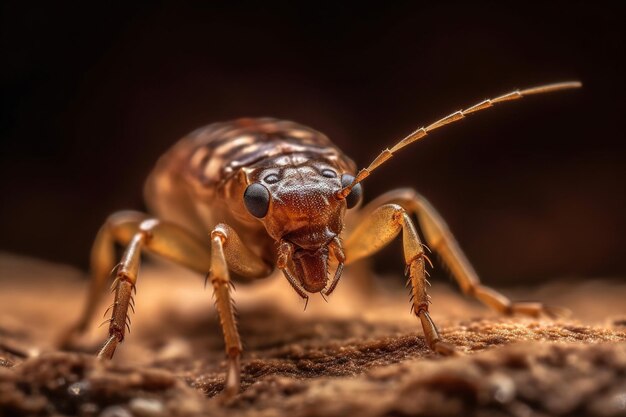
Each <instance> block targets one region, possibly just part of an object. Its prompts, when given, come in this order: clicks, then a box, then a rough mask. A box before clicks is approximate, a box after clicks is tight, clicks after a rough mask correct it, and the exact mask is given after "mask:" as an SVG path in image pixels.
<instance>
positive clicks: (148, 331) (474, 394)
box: [0, 255, 626, 417]
mask: <svg viewBox="0 0 626 417" xmlns="http://www.w3.org/2000/svg"><path fill="white" fill-rule="evenodd" d="M83 278H84V277H83V274H82V273H81V272H79V271H77V270H75V269H72V268H70V267H67V266H60V265H54V264H48V263H44V262H40V261H35V260H33V259H28V258H19V257H15V256H9V255H3V256H0V416H2V417H4V416H13V415H28V416H40V415H41V416H44V415H80V416H106V417H113V416H118V417H119V416H200V415H213V416H226V415H228V416H283V415H288V416H290V417H297V416H318V415H319V416H346V415H358V416H413V415H416V416H422V415H424V416H431V415H435V416H457V415H467V416H473V415H476V416H508V415H512V416H551V415H557V416H570V415H571V416H578V415H598V416H625V415H626V301H624V300H626V284H623V283H618V282H616V281H612V282H608V281H569V282H565V281H562V282H559V283H554V284H549V285H546V286H544V287H542V288H536V289H532V290H526V291H506V292H507V294H509V295H511V296H512V297H513V298H515V299H524V300H528V299H536V300H540V301H545V302H547V303H549V304H553V305H558V306H563V307H567V308H569V309H571V310H572V315H571V316H570V317H568V318H559V319H556V320H552V319H549V318H542V319H530V318H522V317H501V316H498V315H497V314H495V313H493V312H491V311H489V310H487V309H486V308H484V307H482V306H481V305H479V304H478V303H476V302H475V301H472V300H468V299H467V298H464V297H462V296H461V295H459V294H458V291H457V290H456V288H454V287H453V286H449V285H435V286H434V287H433V289H432V291H431V295H432V298H433V307H432V312H433V318H434V320H435V322H436V323H437V324H438V326H439V328H440V330H441V333H442V335H443V336H444V338H445V339H446V340H447V341H449V342H451V343H453V344H455V345H456V346H457V348H458V350H459V354H458V355H456V356H453V357H445V358H444V357H441V356H438V355H436V354H433V353H431V352H430V351H429V350H428V349H427V348H426V346H425V345H424V340H423V337H422V332H421V328H420V326H419V323H418V320H416V319H415V317H413V316H411V315H410V314H409V303H408V297H407V295H406V292H405V291H404V290H403V289H402V285H401V284H402V281H403V279H401V277H399V276H398V277H396V276H390V277H382V278H381V277H379V278H378V279H375V280H372V279H370V278H369V277H368V275H367V273H366V272H365V269H364V267H358V266H356V267H355V268H352V269H351V270H349V271H347V272H346V276H345V278H344V280H343V281H342V282H341V283H340V285H339V287H338V288H337V290H336V292H335V294H333V295H332V296H331V297H330V300H329V302H328V304H327V303H325V302H324V301H323V300H322V299H321V297H314V298H313V299H312V300H311V302H310V303H309V306H308V308H307V310H306V311H303V307H304V304H303V302H302V300H300V299H299V298H298V296H297V295H296V294H295V293H294V292H293V291H292V290H291V289H290V288H289V286H288V285H287V283H286V282H285V281H284V279H281V277H280V276H275V277H272V278H270V279H268V280H266V281H264V282H259V283H255V284H252V285H238V286H237V289H236V292H235V298H236V301H237V306H238V309H239V313H240V330H241V334H242V338H243V340H244V345H245V353H244V357H243V360H242V367H243V375H242V392H241V393H240V394H239V395H238V396H237V397H235V398H233V399H232V400H229V401H227V402H225V401H223V400H222V399H221V397H220V395H219V393H220V391H221V388H222V385H223V382H224V374H223V370H224V364H225V361H224V353H223V342H222V338H221V331H220V329H219V325H218V322H217V319H216V315H215V311H214V310H213V307H212V301H211V290H210V289H207V290H203V286H202V277H198V276H197V275H195V274H193V273H189V272H187V271H184V270H182V269H178V268H176V267H174V266H171V265H157V264H154V263H152V264H148V265H146V266H145V267H143V268H142V271H141V273H140V277H139V283H138V295H137V298H136V305H137V314H135V315H134V316H133V317H132V318H133V325H132V332H131V333H130V335H128V336H127V339H126V341H125V342H124V343H123V344H122V345H121V346H120V348H119V349H118V352H117V353H116V356H115V358H114V360H113V361H111V362H109V363H100V362H97V361H96V360H95V359H94V355H93V352H95V351H96V350H97V349H98V346H99V344H101V343H102V342H103V340H104V338H105V336H106V333H107V330H106V328H104V327H102V328H99V329H98V328H97V324H98V323H94V326H93V330H92V331H91V332H90V333H89V334H88V335H85V337H83V338H82V340H81V341H80V342H79V345H78V346H77V352H60V351H58V350H57V349H55V348H54V340H55V338H56V337H57V335H58V334H59V333H60V331H62V330H63V329H64V328H66V327H67V326H68V325H69V324H70V323H71V322H72V321H73V320H75V318H76V316H77V314H79V312H80V310H81V308H82V303H83V296H84V293H85V289H86V281H85V280H84V279H83ZM107 301H108V300H107ZM100 310H101V311H102V312H104V310H105V305H104V303H103V307H102V308H101V309H100Z"/></svg>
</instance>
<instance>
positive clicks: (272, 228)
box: [63, 82, 580, 396]
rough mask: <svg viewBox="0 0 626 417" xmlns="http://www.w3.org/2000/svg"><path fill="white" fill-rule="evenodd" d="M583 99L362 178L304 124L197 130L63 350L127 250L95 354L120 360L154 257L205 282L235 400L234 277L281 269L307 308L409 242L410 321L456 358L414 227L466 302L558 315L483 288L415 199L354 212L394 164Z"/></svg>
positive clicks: (94, 256)
mask: <svg viewBox="0 0 626 417" xmlns="http://www.w3.org/2000/svg"><path fill="white" fill-rule="evenodd" d="M576 87H580V83H579V82H563V83H557V84H550V85H545V86H541V87H535V88H530V89H526V90H517V91H514V92H511V93H508V94H504V95H502V96H500V97H497V98H495V99H490V100H484V101H482V102H480V103H478V104H476V105H474V106H471V107H469V108H467V109H465V110H460V111H457V112H455V113H452V114H451V115H449V116H446V117H444V118H442V119H440V120H438V121H436V122H435V123H433V124H431V125H429V126H427V127H423V128H420V129H418V130H416V131H415V132H413V133H411V134H410V135H408V136H407V137H406V138H404V139H402V140H401V141H400V142H398V143H397V144H396V145H394V146H393V147H392V148H390V149H386V150H384V151H383V152H382V153H381V154H380V155H379V156H378V157H377V158H376V159H375V160H374V161H373V162H372V163H371V164H370V165H369V166H368V167H367V168H365V169H362V170H361V171H359V172H358V173H357V171H356V166H355V164H354V162H353V161H352V160H351V159H349V158H348V157H346V156H345V155H344V154H343V153H342V152H341V151H340V150H339V149H337V147H336V146H335V145H333V143H332V142H331V141H330V140H329V139H328V138H327V137H326V136H325V135H323V134H322V133H320V132H317V131H315V130H313V129H310V128H308V127H305V126H302V125H299V124H297V123H293V122H289V121H282V120H276V119H269V118H259V119H239V120H235V121H232V122H226V123H216V124H212V125H210V126H208V127H205V128H202V129H199V130H196V131H195V132H193V133H191V134H190V135H188V136H187V137H185V138H183V139H182V140H180V141H179V142H178V143H176V144H175V145H174V146H173V147H172V148H171V149H170V150H169V151H168V152H167V153H166V154H165V155H164V156H163V157H161V159H160V160H159V161H158V163H157V165H156V167H155V169H154V171H153V172H152V174H151V175H150V177H149V178H148V180H147V183H146V187H145V196H146V201H147V204H148V206H149V208H150V211H151V212H152V214H151V215H148V214H144V213H139V212H130V211H124V212H118V213H115V214H113V215H111V216H110V217H109V218H108V219H107V221H106V222H105V224H104V225H103V226H102V228H101V229H100V231H99V232H98V234H97V236H96V240H95V242H94V245H93V249H92V253H91V269H92V274H93V279H92V281H91V286H90V291H89V296H88V300H87V303H86V306H85V310H84V312H83V313H82V315H81V317H80V320H79V321H78V323H77V324H76V325H75V326H73V327H72V328H71V330H70V331H69V332H68V333H67V334H66V335H65V337H64V338H63V340H64V344H65V345H66V346H67V345H69V344H71V341H72V340H73V339H74V337H76V336H78V335H79V334H81V333H83V332H84V331H85V330H86V328H87V326H88V324H89V323H90V322H91V319H92V317H93V315H94V312H95V309H96V307H97V306H98V302H99V300H100V299H101V297H102V295H103V293H104V289H105V287H106V284H107V281H108V278H109V276H110V271H111V269H112V268H113V266H114V265H115V264H116V259H115V255H114V253H115V252H114V245H115V244H116V243H117V244H120V245H124V246H125V247H126V250H125V252H124V255H123V257H122V260H121V262H120V263H119V264H117V268H115V281H114V283H113V286H114V289H115V302H114V303H113V304H112V306H111V318H110V320H109V336H108V339H107V340H106V342H105V344H104V346H103V347H102V349H101V350H100V352H99V354H98V357H99V358H103V359H110V358H112V356H113V353H114V352H115V349H116V347H117V345H118V344H119V343H121V342H122V341H123V339H124V335H125V332H126V329H129V322H128V309H129V308H131V309H132V310H133V311H134V303H133V297H132V294H133V291H134V290H135V288H136V283H137V272H138V269H139V263H140V254H141V252H142V251H144V250H146V251H149V252H152V253H154V254H157V255H160V256H163V257H165V258H169V259H171V260H173V261H175V262H177V263H180V264H182V265H184V266H186V267H188V268H191V269H193V270H196V271H198V272H201V273H204V274H208V279H209V280H210V282H211V284H212V286H213V289H214V292H215V299H216V307H217V312H218V314H219V317H220V323H221V326H222V329H223V332H224V340H225V345H226V354H227V359H228V370H227V373H226V381H225V388H224V392H225V395H227V396H231V395H234V394H236V393H237V392H238V391H239V388H240V364H239V358H240V355H241V352H242V345H241V341H240V338H239V333H238V331H237V323H236V321H235V315H234V311H233V304H232V302H231V296H232V295H231V288H232V286H231V273H233V274H234V275H233V277H234V278H237V279H246V280H253V279H258V278H263V277H267V276H268V275H270V274H271V273H272V271H273V270H274V269H275V268H278V269H280V270H281V271H282V272H283V274H284V276H285V278H286V279H287V281H288V282H289V284H290V285H291V286H292V287H293V289H294V290H295V292H296V293H298V295H299V296H300V297H302V298H304V299H306V300H308V295H307V294H309V293H318V292H319V293H322V295H323V296H326V295H329V294H330V293H332V292H333V290H334V289H335V287H336V286H337V284H338V282H339V280H340V278H341V274H342V271H343V267H344V264H345V265H348V264H350V263H352V262H355V261H357V260H359V259H361V258H364V257H366V256H369V255H372V254H374V253H376V252H377V251H378V250H380V249H381V248H382V247H384V246H385V245H387V244H388V243H389V242H391V241H392V240H393V239H394V238H395V237H396V236H397V235H398V234H399V233H400V232H402V243H403V250H404V260H405V263H406V265H405V266H406V271H407V273H408V275H409V283H410V286H411V303H412V310H413V312H414V313H415V315H416V316H417V317H419V319H420V321H421V324H422V327H423V330H424V335H425V339H426V343H427V344H428V346H429V347H430V348H431V349H433V350H434V351H437V352H439V353H442V354H450V353H453V352H454V348H453V347H452V346H450V345H449V344H447V343H445V342H444V341H442V340H441V337H440V336H439V333H438V332H437V328H436V327H435V324H434V323H433V321H432V320H431V318H430V316H429V313H428V308H429V303H430V301H429V296H428V295H427V293H426V288H427V285H428V281H427V280H426V275H425V271H424V267H425V259H427V258H426V255H425V253H424V248H423V245H422V243H421V240H420V238H419V236H418V234H417V232H416V230H415V226H414V223H413V222H414V220H413V216H415V217H416V218H417V220H418V221H419V223H420V226H421V228H422V230H423V233H424V235H425V238H426V242H427V243H428V245H429V247H430V248H432V250H434V251H436V252H437V253H439V254H440V255H441V258H442V260H443V262H444V263H445V264H446V265H447V266H448V267H449V268H450V270H451V272H452V275H453V276H454V277H455V279H456V280H457V281H458V283H459V285H460V287H461V289H462V290H463V292H464V293H466V294H468V295H470V296H473V297H476V298H477V299H479V300H480V301H482V302H483V303H485V304H486V305H488V306H490V307H492V308H495V309H496V310H498V311H500V312H502V313H507V314H511V313H522V314H529V315H534V316H535V315H539V314H542V313H548V314H549V313H550V312H551V311H550V309H548V308H546V307H545V306H544V305H542V304H540V303H514V302H511V301H510V300H509V299H507V298H506V297H504V296H503V295H502V294H500V293H498V292H497V291H495V290H493V289H491V288H488V287H486V286H483V285H482V284H481V283H480V281H479V279H478V276H477V274H476V272H474V269H473V268H472V266H471V265H470V263H469V262H468V260H467V259H466V257H465V255H464V254H463V252H462V251H461V249H460V248H459V246H458V245H457V243H456V241H455V239H454V237H453V236H452V234H451V233H450V231H449V230H448V227H447V226H446V224H445V223H444V221H443V220H442V218H441V217H440V216H439V214H438V213H437V212H436V211H435V210H434V209H433V208H432V206H431V205H430V204H429V203H428V202H427V201H426V200H425V199H424V198H423V197H422V196H420V195H419V194H417V193H416V192H415V191H413V190H410V189H399V190H395V191H390V192H388V193H386V194H384V195H382V196H380V197H378V198H376V199H374V200H373V201H372V202H370V203H369V204H368V205H366V206H365V207H364V208H363V209H362V210H357V208H358V206H359V205H360V202H361V184H360V182H361V181H363V180H364V179H365V178H366V177H367V176H368V175H370V173H371V172H372V171H373V170H375V169H376V168H377V167H378V166H380V165H381V164H383V163H384V162H385V161H387V160H388V159H389V158H391V157H392V156H393V154H394V153H395V152H397V151H399V150H400V149H402V148H403V147H405V146H407V145H408V144H410V143H412V142H414V141H416V140H418V139H421V138H422V137H424V136H426V135H427V134H428V133H430V132H431V131H433V130H435V129H438V128H440V127H442V126H444V125H446V124H449V123H452V122H455V121H458V120H460V119H462V118H463V117H465V116H466V115H468V114H471V113H474V112H477V111H479V110H483V109H486V108H488V107H491V106H492V105H494V104H497V103H500V102H504V101H509V100H514V99H518V98H521V97H523V96H527V95H531V94H538V93H546V92H551V91H556V90H563V89H570V88H576ZM348 213H349V214H350V215H351V216H355V224H356V226H355V227H354V229H353V230H345V229H344V220H345V217H346V215H347V214H348ZM207 237H208V238H207Z"/></svg>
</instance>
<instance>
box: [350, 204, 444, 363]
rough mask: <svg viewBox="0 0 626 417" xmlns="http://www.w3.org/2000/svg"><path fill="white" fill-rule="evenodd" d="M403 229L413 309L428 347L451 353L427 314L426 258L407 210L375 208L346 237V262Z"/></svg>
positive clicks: (392, 206)
mask: <svg viewBox="0 0 626 417" xmlns="http://www.w3.org/2000/svg"><path fill="white" fill-rule="evenodd" d="M400 230H402V245H403V250H404V261H405V263H406V268H407V271H408V273H409V280H410V282H411V302H412V303H413V305H412V310H413V312H414V313H415V315H416V316H417V317H419V319H420V321H421V323H422V328H423V329H424V336H425V338H426V342H427V344H428V346H429V347H430V348H431V349H432V350H434V351H436V352H439V353H441V354H446V355H448V354H452V353H453V352H454V348H453V347H452V346H451V345H449V344H447V343H445V342H443V341H442V340H441V337H440V336H439V332H438V331H437V327H436V326H435V323H434V322H433V320H432V319H431V318H430V314H428V305H429V303H430V297H429V296H428V294H427V292H426V285H427V283H428V281H427V280H426V276H425V271H424V258H425V257H426V255H425V253H424V249H423V247H422V243H421V242H420V239H419V236H418V235H417V232H416V230H415V226H414V225H413V222H412V221H411V218H410V217H409V215H408V214H407V213H406V211H405V210H404V209H403V208H402V207H400V206H398V205H396V204H386V205H384V206H382V207H379V208H378V209H376V210H374V211H373V212H372V213H371V214H370V215H369V216H368V217H366V218H365V219H364V220H363V221H362V222H361V223H360V224H359V225H358V226H357V227H356V229H355V230H354V231H353V232H352V234H351V235H350V236H349V237H348V238H347V240H346V243H345V255H346V264H349V263H351V262H354V261H356V260H358V259H361V258H364V257H366V256H369V255H371V254H373V253H375V252H377V251H378V250H380V249H382V248H383V247H384V246H386V245H387V244H388V243H389V242H391V241H392V240H393V239H394V238H395V237H396V236H397V235H398V234H399V233H400Z"/></svg>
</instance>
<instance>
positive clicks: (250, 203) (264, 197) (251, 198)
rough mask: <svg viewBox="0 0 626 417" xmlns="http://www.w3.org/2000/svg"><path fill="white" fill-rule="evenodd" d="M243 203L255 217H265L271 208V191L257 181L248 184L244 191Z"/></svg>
mask: <svg viewBox="0 0 626 417" xmlns="http://www.w3.org/2000/svg"><path fill="white" fill-rule="evenodd" d="M243 203H244V204H245V205H246V208H247V209H248V211H249V212H250V214H252V215H253V216H254V217H257V218H259V219H261V218H263V217H265V215H266V214H267V210H268V209H269V208H270V192H269V190H268V189H267V188H265V186H264V185H261V184H259V183H258V182H255V183H254V184H250V185H248V188H246V191H245V192H244V193H243Z"/></svg>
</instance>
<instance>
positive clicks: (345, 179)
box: [341, 174, 363, 209]
mask: <svg viewBox="0 0 626 417" xmlns="http://www.w3.org/2000/svg"><path fill="white" fill-rule="evenodd" d="M352 181H354V177H353V176H352V175H350V174H343V175H342V176H341V186H342V187H347V186H348V185H350V184H352ZM362 198H363V187H361V184H360V183H359V184H357V185H355V186H354V187H353V188H352V190H350V194H348V196H347V197H346V204H347V205H348V208H349V209H351V208H352V207H354V206H356V205H357V204H359V202H360V201H361V199H362Z"/></svg>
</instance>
